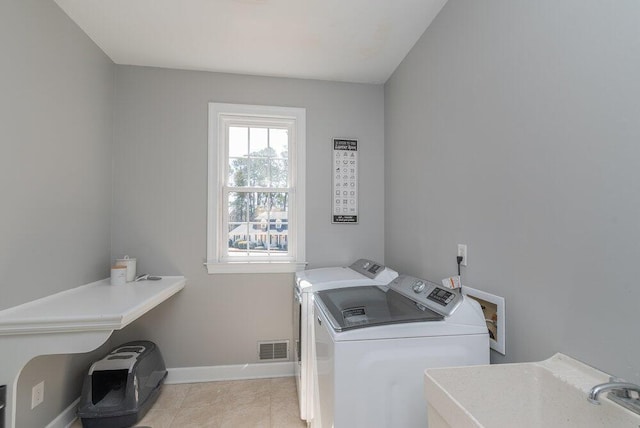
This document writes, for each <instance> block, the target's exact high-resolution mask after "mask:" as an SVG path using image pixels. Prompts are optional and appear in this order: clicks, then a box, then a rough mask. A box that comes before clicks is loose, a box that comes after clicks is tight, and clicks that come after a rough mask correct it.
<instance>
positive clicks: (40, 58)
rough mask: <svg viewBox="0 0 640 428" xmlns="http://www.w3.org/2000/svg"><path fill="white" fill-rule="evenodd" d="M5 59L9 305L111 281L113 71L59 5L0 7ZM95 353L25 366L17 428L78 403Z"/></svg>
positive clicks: (3, 269)
mask: <svg viewBox="0 0 640 428" xmlns="http://www.w3.org/2000/svg"><path fill="white" fill-rule="evenodd" d="M0 52H2V57H1V59H0V93H1V94H2V96H1V97H0V146H1V147H2V155H0V183H2V185H1V188H2V191H1V195H2V203H1V204H0V206H1V207H2V209H0V278H2V279H1V285H0V290H1V292H0V294H1V296H2V297H1V298H0V310H1V309H5V308H8V307H11V306H14V305H17V304H20V303H24V302H26V301H29V300H33V299H36V298H39V297H43V296H45V295H49V294H52V293H55V292H58V291H61V290H65V289H68V288H73V287H77V286H79V285H82V284H85V283H88V282H92V281H96V280H98V279H101V278H104V277H106V276H107V275H108V266H109V256H110V254H109V248H110V242H109V241H110V212H111V154H112V147H111V141H112V125H113V121H112V109H113V103H112V99H113V91H114V74H113V73H114V66H113V63H112V62H111V61H110V60H109V59H108V58H107V57H106V56H105V55H104V54H103V53H102V52H101V51H100V50H99V49H98V48H97V47H96V46H95V45H94V44H93V43H92V42H91V40H89V38H88V37H87V36H86V35H85V34H84V33H83V32H82V31H80V29H78V28H77V27H76V25H75V24H74V23H72V22H71V21H70V20H69V19H68V17H67V16H66V15H65V14H64V13H63V12H62V11H61V10H60V9H59V8H58V6H56V5H55V3H54V2H53V1H42V0H3V1H1V2H0ZM8 352H11V351H10V350H7V349H4V347H3V346H2V339H1V338H0V355H6V354H7V353H8ZM87 358H88V357H87V356H76V357H69V356H55V357H42V358H37V359H36V360H34V361H33V362H31V363H29V364H28V365H27V367H26V368H25V369H24V371H23V372H22V375H21V377H20V380H19V384H18V396H19V397H20V399H19V402H18V415H17V421H18V426H20V427H36V426H44V425H45V424H47V423H49V422H50V421H51V420H52V419H53V418H55V417H56V416H57V415H58V414H59V413H60V412H61V411H62V410H63V409H64V408H66V407H67V406H68V405H69V404H70V403H71V402H72V401H73V400H74V399H75V398H77V397H78V395H79V394H80V383H79V382H78V380H79V374H80V372H81V371H84V370H85V369H86V367H87V366H86V363H87ZM41 380H44V381H45V401H44V403H43V404H41V405H40V406H38V407H37V408H36V409H34V410H33V411H32V410H30V404H31V387H32V386H34V385H35V384H36V383H38V382H40V381H41Z"/></svg>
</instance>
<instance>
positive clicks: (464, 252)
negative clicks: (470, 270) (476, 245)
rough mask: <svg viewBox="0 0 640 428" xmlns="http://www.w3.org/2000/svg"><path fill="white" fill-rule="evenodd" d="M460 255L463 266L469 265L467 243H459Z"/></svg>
mask: <svg viewBox="0 0 640 428" xmlns="http://www.w3.org/2000/svg"><path fill="white" fill-rule="evenodd" d="M458 257H462V263H460V264H461V265H462V266H466V265H467V244H458Z"/></svg>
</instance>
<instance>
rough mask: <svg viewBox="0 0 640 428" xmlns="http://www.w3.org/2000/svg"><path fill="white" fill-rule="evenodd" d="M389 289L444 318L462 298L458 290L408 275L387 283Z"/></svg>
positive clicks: (454, 308)
mask: <svg viewBox="0 0 640 428" xmlns="http://www.w3.org/2000/svg"><path fill="white" fill-rule="evenodd" d="M389 288H391V289H392V290H395V291H396V292H398V293H400V294H402V295H403V296H405V297H408V298H409V299H411V300H413V301H414V302H416V305H418V307H420V308H427V309H431V310H432V311H434V312H437V313H439V314H441V315H444V316H449V315H451V314H452V313H453V311H455V310H456V308H457V307H458V305H459V304H460V302H462V300H463V298H464V297H462V294H461V293H460V289H455V290H451V289H448V288H444V287H443V286H441V285H438V284H436V283H435V282H431V281H427V280H425V279H420V278H416V277H413V276H409V275H400V276H399V277H397V278H396V279H394V280H393V281H391V283H389Z"/></svg>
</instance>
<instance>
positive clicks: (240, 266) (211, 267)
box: [204, 261, 307, 274]
mask: <svg viewBox="0 0 640 428" xmlns="http://www.w3.org/2000/svg"><path fill="white" fill-rule="evenodd" d="M204 265H205V267H206V268H207V272H208V273H209V274H215V273H293V272H300V271H303V270H304V268H305V267H306V265H307V262H264V261H261V262H257V261H256V262H244V261H243V262H240V261H239V262H205V264H204Z"/></svg>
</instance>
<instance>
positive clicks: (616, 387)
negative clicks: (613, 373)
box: [587, 377, 640, 415]
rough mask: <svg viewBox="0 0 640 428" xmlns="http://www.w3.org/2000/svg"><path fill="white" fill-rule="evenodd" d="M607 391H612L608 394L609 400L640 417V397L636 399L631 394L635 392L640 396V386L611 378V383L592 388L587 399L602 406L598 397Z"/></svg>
mask: <svg viewBox="0 0 640 428" xmlns="http://www.w3.org/2000/svg"><path fill="white" fill-rule="evenodd" d="M605 391H610V392H609V394H607V398H608V399H609V400H611V401H613V402H614V403H617V404H619V405H621V406H623V407H625V408H626V409H629V410H631V411H632V412H634V413H637V414H639V415H640V397H635V398H634V397H632V396H631V394H630V392H635V393H636V394H638V395H639V396H640V385H636V384H633V383H628V382H623V381H621V380H620V379H616V378H613V377H612V378H609V382H607V383H601V384H599V385H596V386H594V387H593V388H591V391H589V397H588V398H587V399H588V400H589V402H590V403H592V404H600V401H599V400H598V396H599V395H600V394H601V393H603V392H605Z"/></svg>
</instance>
